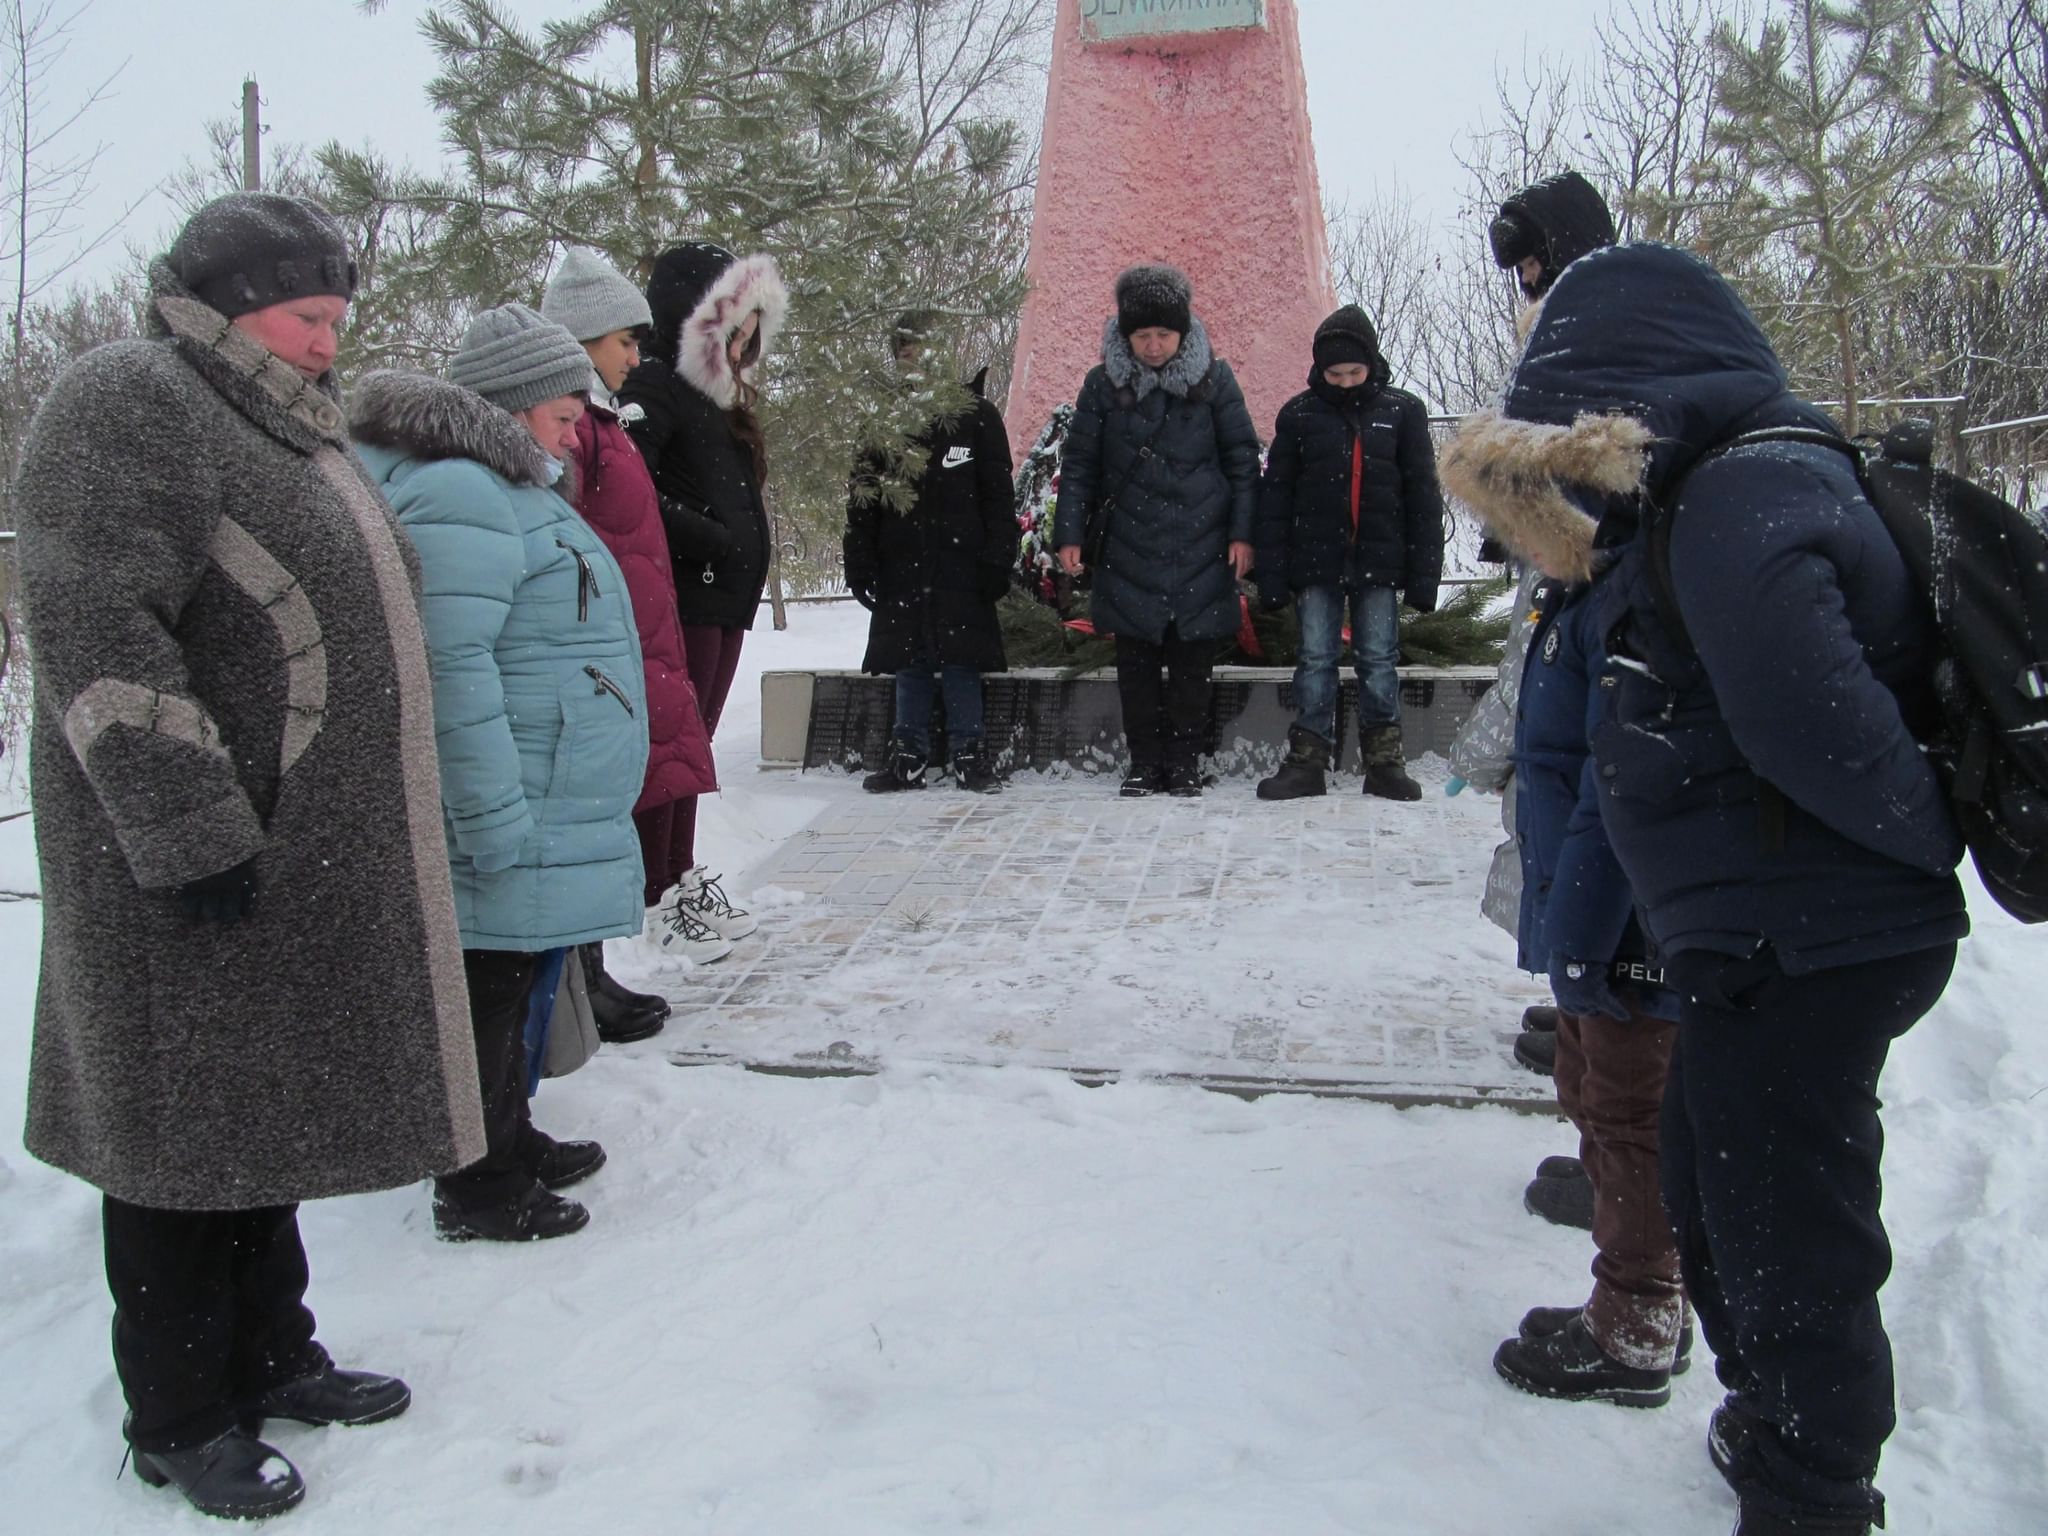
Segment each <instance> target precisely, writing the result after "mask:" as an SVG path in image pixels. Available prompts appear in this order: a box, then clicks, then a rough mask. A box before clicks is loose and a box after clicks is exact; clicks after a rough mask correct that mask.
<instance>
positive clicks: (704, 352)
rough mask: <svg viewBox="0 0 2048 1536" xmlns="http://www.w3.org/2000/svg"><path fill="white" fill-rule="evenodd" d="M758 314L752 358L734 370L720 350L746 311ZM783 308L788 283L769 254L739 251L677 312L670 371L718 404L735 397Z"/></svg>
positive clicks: (750, 379)
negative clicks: (741, 253)
mask: <svg viewBox="0 0 2048 1536" xmlns="http://www.w3.org/2000/svg"><path fill="white" fill-rule="evenodd" d="M750 314H758V315H759V316H760V317H761V320H760V327H759V330H758V331H757V333H756V335H757V338H758V341H757V345H756V347H755V353H754V360H753V361H752V362H750V363H748V364H747V365H746V366H745V367H744V368H742V369H739V370H737V371H735V370H734V368H733V366H732V359H731V358H730V357H729V356H727V354H726V346H727V344H728V343H729V342H730V341H731V340H732V334H733V332H734V331H736V330H738V329H739V328H740V327H741V326H742V325H744V324H745V323H746V319H747V316H748V315H750ZM788 314H789V289H788V287H787V286H786V285H785V284H784V283H783V281H782V272H781V269H780V268H778V267H777V266H776V264H775V258H774V257H773V256H765V255H762V256H742V257H740V258H739V259H738V260H737V261H735V262H733V263H732V265H731V266H729V267H727V268H726V269H725V270H724V271H723V272H721V273H719V274H718V277H717V278H716V279H715V280H714V281H713V282H712V284H711V286H710V288H708V289H707V290H706V291H705V293H704V296H703V297H702V298H701V299H699V300H698V301H697V302H696V304H695V305H694V306H693V307H692V308H691V310H690V312H689V313H688V314H687V315H685V316H684V317H683V323H682V326H681V327H680V329H679V330H678V331H677V333H676V349H675V362H676V372H677V373H678V374H680V375H681V376H682V379H683V381H684V382H685V383H687V384H689V385H690V386H691V387H692V388H694V389H696V390H698V391H700V392H701V393H702V394H704V395H706V396H708V397H709V398H710V400H711V402H712V403H713V404H714V405H716V406H718V408H719V409H720V410H728V411H729V410H731V409H732V408H733V406H734V405H735V404H737V403H738V401H739V394H740V384H741V382H742V381H743V380H744V382H746V383H748V384H753V383H754V382H755V375H756V373H757V372H758V371H759V369H760V366H761V363H760V360H761V359H762V358H764V357H766V356H767V355H768V349H769V348H770V347H772V346H773V345H774V344H775V337H776V334H777V333H778V332H780V331H781V329H782V322H783V320H784V319H785V318H787V316H788Z"/></svg>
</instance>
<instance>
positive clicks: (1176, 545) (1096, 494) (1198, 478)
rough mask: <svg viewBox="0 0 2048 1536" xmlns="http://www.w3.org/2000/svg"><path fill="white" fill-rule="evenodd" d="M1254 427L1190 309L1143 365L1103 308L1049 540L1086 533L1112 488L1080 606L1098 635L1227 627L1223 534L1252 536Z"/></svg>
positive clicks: (1231, 596) (1227, 631) (1194, 635)
mask: <svg viewBox="0 0 2048 1536" xmlns="http://www.w3.org/2000/svg"><path fill="white" fill-rule="evenodd" d="M1258 477H1259V434H1258V429H1257V428H1256V427H1254V426H1253V425H1252V418H1251V413H1250V412H1249V411H1248V410H1246V408H1245V403H1244V392H1243V391H1242V390H1241V389H1240V388H1238V383H1237V378H1236V375H1234V374H1233V373H1232V372H1231V371H1230V365H1229V364H1228V363H1226V362H1224V361H1223V360H1222V359H1221V358H1218V357H1215V356H1214V355H1213V354H1212V353H1211V352H1210V350H1209V337H1208V334H1207V332H1206V331H1204V330H1203V328H1202V322H1201V321H1200V320H1199V319H1196V320H1193V321H1191V322H1190V324H1189V327H1188V332H1187V335H1186V336H1185V338H1184V339H1183V340H1182V342H1181V347H1180V351H1178V352H1177V353H1175V354H1174V356H1173V357H1172V358H1171V359H1170V360H1169V361H1168V362H1167V364H1166V366H1165V367H1164V368H1147V367H1146V366H1145V365H1144V364H1143V363H1141V362H1139V361H1138V358H1137V354H1135V353H1134V352H1132V350H1131V344H1130V342H1129V341H1127V340H1126V339H1125V338H1124V336H1123V335H1122V334H1121V333H1120V332H1119V331H1118V329H1117V322H1116V320H1115V319H1114V318H1112V319H1111V320H1110V321H1109V323H1108V324H1107V325H1106V326H1105V327H1104V328H1103V335H1102V362H1101V363H1100V364H1099V365H1097V366H1096V367H1095V368H1092V369H1090V370H1089V373H1088V377H1087V380H1086V381H1085V382H1084V383H1083V384H1082V385H1081V396H1080V399H1079V400H1077V401H1076V402H1075V405H1074V420H1073V424H1072V426H1071V427H1069V429H1068V432H1067V441H1066V450H1065V453H1064V454H1063V455H1062V457H1061V459H1060V494H1059V502H1058V504H1057V505H1056V506H1055V508H1054V510H1053V527H1054V534H1053V538H1054V542H1055V544H1057V545H1060V546H1065V545H1070V544H1071V545H1085V544H1086V542H1087V540H1086V537H1085V535H1086V533H1087V530H1088V527H1089V524H1090V520H1091V519H1092V518H1093V517H1095V516H1098V515H1104V514H1101V513H1099V511H1098V508H1097V503H1098V502H1099V501H1100V500H1102V499H1104V498H1111V499H1112V501H1113V504H1112V506H1111V507H1110V509H1109V511H1108V512H1107V514H1106V515H1107V517H1108V525H1107V531H1106V534H1105V537H1104V541H1103V553H1102V558H1101V562H1100V566H1099V568H1098V569H1097V570H1096V571H1095V572H1094V585H1093V587H1092V589H1091V593H1092V601H1091V605H1090V612H1091V615H1092V617H1093V620H1094V623H1095V627H1096V629H1097V630H1098V631H1100V632H1102V633H1104V634H1114V635H1132V636H1135V637H1136V638H1138V639H1141V640H1148V641H1150V642H1152V643H1153V644H1155V645H1157V644H1159V643H1160V642H1161V641H1162V640H1163V639H1164V638H1165V635H1166V629H1167V626H1168V625H1169V624H1171V625H1173V626H1174V627H1175V629H1176V632H1177V633H1178V634H1179V636H1180V638H1181V639H1183V640H1221V639H1223V638H1225V637H1226V636H1229V635H1233V634H1235V633H1236V632H1237V626H1238V619H1239V611H1238V601H1237V578H1236V576H1235V575H1234V574H1233V573H1232V571H1231V569H1230V558H1229V546H1230V545H1231V544H1232V543H1238V542H1243V543H1249V542H1250V541H1251V536H1252V515H1253V510H1254V507H1255V506H1256V503H1257V494H1258Z"/></svg>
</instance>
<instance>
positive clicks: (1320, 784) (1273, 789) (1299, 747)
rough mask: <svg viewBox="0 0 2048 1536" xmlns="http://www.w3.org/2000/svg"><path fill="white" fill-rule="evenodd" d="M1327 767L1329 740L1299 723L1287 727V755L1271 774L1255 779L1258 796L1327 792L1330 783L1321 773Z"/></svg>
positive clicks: (1296, 796)
mask: <svg viewBox="0 0 2048 1536" xmlns="http://www.w3.org/2000/svg"><path fill="white" fill-rule="evenodd" d="M1329 768H1330V743H1329V742H1327V741H1325V740H1323V738H1322V737H1320V736H1318V735H1317V734H1316V733H1315V732H1314V731H1310V730H1304V729H1303V728H1302V727H1301V726H1298V725H1295V726H1289V727H1288V730H1287V756H1285V757H1284V758H1282V759H1281V760H1280V767H1279V770H1278V771H1277V772H1275V773H1274V774H1273V776H1272V777H1271V778H1266V779H1261V780H1259V798H1260V799H1261V800H1299V799H1302V798H1303V797H1304V796H1308V795H1327V794H1328V793H1329V792H1330V786H1329V783H1328V782H1327V780H1326V779H1325V777H1324V775H1325V774H1327V773H1328V772H1329Z"/></svg>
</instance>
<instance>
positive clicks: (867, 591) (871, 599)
mask: <svg viewBox="0 0 2048 1536" xmlns="http://www.w3.org/2000/svg"><path fill="white" fill-rule="evenodd" d="M853 600H854V601H855V602H856V603H859V604H860V605H861V607H863V608H865V609H867V611H868V612H869V613H873V612H874V611H875V589H874V588H873V587H855V588H854V589H853Z"/></svg>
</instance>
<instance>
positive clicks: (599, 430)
mask: <svg viewBox="0 0 2048 1536" xmlns="http://www.w3.org/2000/svg"><path fill="white" fill-rule="evenodd" d="M541 313H542V314H544V315H546V316H547V317H548V318H549V319H551V320H553V321H554V322H555V323H556V324H558V325H562V326H565V327H566V328H567V329H568V330H569V332H570V333H571V334H572V335H574V336H575V337H576V339H577V340H578V341H581V342H582V343H583V349H584V351H586V352H588V353H589V354H590V362H591V370H592V373H593V375H594V376H593V378H592V380H591V385H590V409H589V410H588V411H586V412H585V413H584V415H583V419H582V420H581V421H580V422H578V423H577V426H576V458H575V462H574V464H573V465H572V466H571V472H572V474H573V476H574V485H573V490H572V495H573V499H574V501H575V504H576V510H577V511H578V512H580V513H582V515H583V519H584V521H585V522H587V523H589V524H590V526H591V528H592V529H593V530H594V531H595V532H596V533H597V536H598V537H599V538H600V539H602V540H604V543H605V547H606V548H607V549H609V550H610V551H611V552H612V555H613V557H614V558H615V559H616V560H617V561H618V562H619V568H620V570H621V571H623V572H624V573H625V577H626V587H627V590H628V592H629V593H630V594H631V596H632V602H633V617H634V620H635V622H636V624H637V625H638V627H639V631H640V654H641V661H642V663H643V665H644V666H645V667H646V671H647V711H648V722H647V734H648V752H647V781H646V784H645V785H644V787H643V788H642V790H641V793H640V799H639V802H638V804H636V805H635V806H634V808H633V822H634V825H635V826H636V827H637V828H638V829H639V832H640V856H641V862H642V863H643V864H644V865H645V867H646V892H645V896H646V903H647V905H648V906H650V907H652V906H655V905H657V904H658V903H659V902H660V900H661V897H662V894H663V893H664V892H666V891H669V890H671V889H672V888H673V887H674V886H675V885H676V884H677V882H678V881H680V880H681V879H682V878H683V876H684V875H686V874H687V873H688V872H689V867H690V861H689V860H688V858H687V857H686V856H685V855H686V854H687V851H688V850H687V849H686V848H685V847H684V846H683V842H682V839H680V838H679V837H678V836H677V835H676V834H677V829H678V824H679V822H681V821H682V820H683V819H684V818H685V817H687V816H688V815H689V814H690V813H691V812H692V811H693V810H694V807H695V804H696V797H697V796H698V795H702V794H709V793H710V792H712V791H713V790H715V789H717V788H718V773H717V769H716V766H715V765H714V763H713V761H712V755H711V736H710V733H709V732H708V731H707V730H706V729H705V727H704V714H703V710H702V709H701V707H700V705H699V701H698V698H697V691H696V688H695V687H694V686H693V685H692V683H691V681H690V668H689V658H688V655H687V653H686V651H685V649H684V642H683V629H682V622H681V620H680V619H679V618H678V616H677V613H676V593H675V584H674V580H673V578H672V576H671V573H670V561H669V547H668V535H667V533H666V532H665V531H664V530H663V528H662V522H661V503H660V499H659V498H658V497H657V496H656V495H655V491H654V481H653V479H652V478H651V477H650V476H649V475H648V472H647V464H646V461H645V460H644V459H642V458H641V456H640V451H639V449H637V448H636V447H634V445H633V440H632V439H631V438H630V437H628V436H627V435H626V429H625V427H624V426H623V425H621V424H620V421H619V417H618V413H617V412H616V411H615V410H614V409H612V408H611V400H612V392H613V391H614V390H615V389H617V388H618V386H619V385H620V384H621V383H623V382H624V381H625V377H626V374H627V373H628V372H630V371H631V370H632V368H633V366H634V364H635V363H637V362H638V361H639V360H640V347H639V333H640V331H641V330H642V329H643V328H644V327H645V326H647V325H648V323H649V321H650V319H651V315H650V313H649V311H648V308H647V299H646V297H645V296H644V295H643V294H642V293H641V292H640V290H639V289H637V288H635V287H634V286H633V285H632V284H631V283H630V282H628V281H627V280H626V279H625V278H624V277H622V276H621V275H620V274H619V273H617V272H615V271H613V270H612V268H611V267H609V266H608V265H606V264H605V262H604V260H603V259H602V258H601V257H599V256H596V255H594V254H593V253H591V252H589V251H585V250H580V249H575V248H572V249H570V250H569V251H567V252H566V253H565V254H564V256H563V258H562V264H561V265H560V266H559V267H557V268H556V269H555V273H554V276H553V277H551V278H550V279H549V280H548V285H547V290H546V292H545V294H544V295H543V296H542V298H541ZM685 916H686V918H687V917H688V914H685ZM657 938H658V940H659V941H660V942H661V944H662V949H663V952H664V953H665V954H672V955H681V956H683V957H685V958H687V959H690V960H693V961H696V962H697V963H699V964H704V963H707V962H709V961H713V960H720V959H723V958H724V957H725V956H726V955H727V954H729V953H731V951H732V943H731V941H730V940H729V939H725V938H722V937H720V936H719V935H718V934H717V933H715V932H714V931H712V929H710V928H709V927H707V926H706V925H705V924H704V923H702V922H701V921H697V920H695V919H694V918H689V920H688V921H686V922H684V923H682V924H680V925H670V924H664V925H662V926H661V928H660V931H659V933H658V934H657ZM589 947H590V948H591V949H596V948H598V946H596V945H592V946H589ZM584 964H585V970H586V973H587V974H588V975H589V976H591V977H592V978H593V983H594V984H593V985H592V988H591V992H592V997H593V1000H594V1001H595V1002H596V1003H597V1011H598V1033H599V1034H600V1036H602V1037H603V1038H605V1039H633V1040H637V1039H641V1038H644V1037H645V1036H647V1035H651V1034H654V1033H655V1032H656V1031H658V1030H659V1029H660V1028H661V1021H662V1019H663V1018H664V1017H666V1015H667V1013H668V1004H667V1003H666V1002H664V1001H663V1000H662V999H661V998H658V997H654V996H652V995H650V994H646V993H637V992H628V991H626V989H624V988H623V987H620V986H619V984H618V983H617V982H615V981H613V980H612V979H611V978H610V977H608V976H605V975H604V973H603V959H602V956H601V955H600V956H597V957H595V960H594V963H593V957H592V956H591V955H589V954H588V953H586V954H585V956H584ZM657 1010H658V1011H657ZM608 1014H609V1015H610V1016H611V1017H610V1024H611V1028H610V1030H609V1032H608V1029H607V1015H608Z"/></svg>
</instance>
